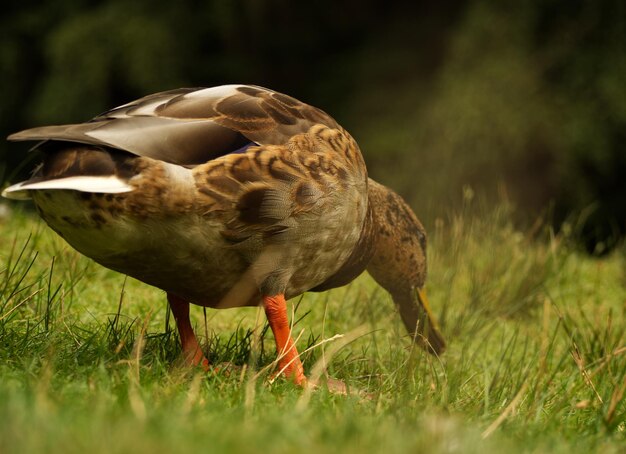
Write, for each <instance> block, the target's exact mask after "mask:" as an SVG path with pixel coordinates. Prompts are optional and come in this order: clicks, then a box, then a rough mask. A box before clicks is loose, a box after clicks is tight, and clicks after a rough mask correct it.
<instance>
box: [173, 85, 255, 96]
mask: <svg viewBox="0 0 626 454" xmlns="http://www.w3.org/2000/svg"><path fill="white" fill-rule="evenodd" d="M244 86H245V85H240V84H231V85H220V86H218V87H211V88H203V89H202V90H196V91H192V92H191V93H187V94H186V95H185V96H184V97H185V98H221V97H222V96H229V95H234V94H235V93H236V92H237V88H239V87H244Z"/></svg>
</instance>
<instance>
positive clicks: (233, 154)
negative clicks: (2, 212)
mask: <svg viewBox="0 0 626 454" xmlns="http://www.w3.org/2000/svg"><path fill="white" fill-rule="evenodd" d="M9 140H41V141H43V142H42V143H41V144H40V145H38V148H39V149H40V150H41V151H42V152H43V154H44V160H43V164H42V165H41V166H40V167H39V168H38V169H37V171H36V172H35V174H34V176H33V178H31V179H30V180H28V181H26V182H22V183H18V184H16V185H14V186H11V187H10V188H7V189H6V190H5V192H4V195H6V196H11V197H19V196H24V195H26V196H28V195H30V196H32V198H33V200H34V202H35V205H36V207H37V209H38V211H39V213H40V214H41V216H42V217H43V219H44V220H45V221H46V222H47V223H48V225H50V227H52V228H53V229H54V230H55V231H56V232H58V233H59V234H60V235H61V236H63V238H65V239H66V240H67V242H68V243H70V244H71V245H72V246H73V247H75V248H76V249H77V250H78V251H80V252H81V253H83V254H85V255H87V256H88V257H91V258H92V259H94V260H95V261H97V262H98V263H101V264H102V265H104V266H106V267H109V268H111V269H114V270H117V271H119V272H122V273H125V274H128V275H130V276H133V277H135V278H137V279H139V280H142V281H144V282H146V283H148V284H151V285H154V286H156V287H159V288H161V289H163V290H165V291H166V292H167V293H168V299H169V301H170V304H171V305H172V310H173V311H174V315H175V317H176V320H177V323H178V327H179V331H180V334H181V341H182V343H183V350H184V351H185V354H186V357H187V359H188V361H189V362H190V363H192V364H198V363H202V364H204V365H205V366H207V365H208V363H207V361H206V359H204V357H203V355H202V353H201V352H200V351H199V348H198V344H197V341H196V339H195V336H194V335H193V331H191V326H190V324H189V318H188V303H189V302H191V303H194V304H199V305H203V306H209V307H216V308H225V307H238V306H246V305H258V304H264V305H265V308H266V313H267V314H268V318H269V320H270V325H271V326H272V329H273V330H274V333H275V335H276V338H277V343H279V344H283V347H284V348H286V349H288V350H290V351H291V350H293V352H295V353H294V354H290V355H291V356H290V357H291V361H295V359H297V352H296V351H295V347H294V346H293V345H292V344H291V343H289V342H291V340H290V339H287V338H288V337H289V336H287V338H285V332H284V329H285V328H284V326H283V325H284V320H286V314H283V312H284V299H281V298H283V295H284V297H286V298H290V297H293V296H296V295H299V294H301V293H303V292H305V291H308V290H314V291H321V290H326V289H329V288H333V287H337V286H341V285H345V284H347V283H348V282H350V281H351V280H352V279H354V278H355V277H356V276H358V275H359V274H360V273H361V272H363V271H364V270H365V269H367V270H368V271H369V272H370V273H371V274H372V276H373V277H374V279H375V280H376V281H377V282H378V283H379V284H381V285H382V286H383V287H384V288H386V289H387V290H388V291H389V292H390V293H391V295H392V296H393V299H394V301H395V302H396V304H397V305H398V307H399V309H400V313H401V315H402V319H403V321H404V323H405V325H406V326H407V329H408V330H409V332H410V333H411V334H412V335H413V336H414V339H415V341H416V342H418V343H419V344H421V345H424V346H425V347H426V348H427V349H428V350H429V351H431V352H435V353H440V352H442V351H443V350H444V347H445V344H444V341H443V339H442V338H441V336H440V334H439V332H438V330H437V328H436V326H435V323H434V320H433V319H432V316H431V315H430V312H429V310H428V307H427V303H426V301H425V299H424V296H423V294H422V293H421V291H420V290H421V288H422V287H423V285H424V280H425V277H426V236H425V232H424V229H423V227H422V225H421V224H420V223H419V221H418V220H417V218H416V217H415V215H414V214H413V212H412V211H411V210H410V208H409V207H408V206H407V205H406V203H405V202H404V201H403V200H402V199H401V198H400V197H399V196H398V195H397V194H395V193H394V192H392V191H391V190H390V189H388V188H386V187H384V186H382V185H380V184H378V183H376V182H374V181H373V180H371V179H368V177H367V170H366V167H365V163H364V161H363V158H362V156H361V153H360V150H359V147H358V145H357V144H356V142H355V141H354V139H353V138H352V137H351V136H350V134H348V133H347V132H346V131H345V130H344V129H343V128H342V127H341V126H339V125H338V124H337V123H336V122H335V120H333V119H332V118H331V117H330V116H328V115H327V114H326V113H324V112H322V111H321V110H319V109H317V108H314V107H312V106H309V105H306V104H304V103H301V102H300V101H298V100H296V99H294V98H291V97H289V96H287V95H284V94H281V93H276V92H274V91H271V90H268V89H265V88H261V87H254V86H246V85H227V86H221V87H214V88H210V89H179V90H173V91H169V92H163V93H157V94H154V95H150V96H147V97H145V98H142V99H139V100H137V101H134V102H131V103H129V104H126V105H124V106H121V107H118V108H116V109H112V110H110V111H108V112H105V113H104V114H102V115H100V116H98V117H96V118H94V119H93V120H91V121H89V122H86V123H82V124H76V125H63V126H45V127H41V128H34V129H29V130H26V131H22V132H19V133H17V134H13V135H12V136H10V137H9ZM275 305H278V306H280V307H281V309H280V310H279V309H276V310H275ZM278 306H276V307H278ZM276 314H279V315H276ZM283 315H284V317H283ZM281 317H282V318H281ZM277 320H278V321H277ZM280 339H282V340H280ZM283 353H284V352H283ZM294 355H295V356H294ZM287 356H289V355H287ZM294 358H295V359H294ZM297 364H299V359H298V360H297ZM285 367H286V371H287V372H288V373H292V375H294V377H295V379H296V381H297V382H303V376H302V375H301V366H296V367H295V369H297V370H295V369H294V368H293V366H291V365H289V364H286V365H285ZM298 368H299V369H298ZM298 377H299V378H298Z"/></svg>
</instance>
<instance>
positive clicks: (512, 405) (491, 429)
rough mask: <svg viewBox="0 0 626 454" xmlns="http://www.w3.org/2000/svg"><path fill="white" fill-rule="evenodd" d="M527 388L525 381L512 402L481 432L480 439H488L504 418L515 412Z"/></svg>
mask: <svg viewBox="0 0 626 454" xmlns="http://www.w3.org/2000/svg"><path fill="white" fill-rule="evenodd" d="M527 388H528V381H525V382H524V384H523V385H522V387H521V388H520V389H519V391H518V392H517V394H516V395H515V397H514V398H513V400H512V401H511V403H509V405H507V406H506V408H505V409H504V411H503V412H502V413H500V416H498V417H497V418H496V419H495V421H494V422H492V423H491V424H490V425H489V427H487V428H486V429H485V430H484V431H483V433H482V438H483V439H485V438H487V437H489V436H490V435H491V434H493V433H494V432H495V431H496V429H497V428H498V427H500V425H502V423H503V422H504V421H505V420H506V418H508V417H509V415H511V413H513V412H514V411H515V408H516V407H517V405H518V404H519V403H520V401H521V400H522V398H523V397H524V394H525V393H526V389H527Z"/></svg>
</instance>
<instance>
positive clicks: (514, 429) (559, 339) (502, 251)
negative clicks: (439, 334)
mask: <svg viewBox="0 0 626 454" xmlns="http://www.w3.org/2000/svg"><path fill="white" fill-rule="evenodd" d="M509 219H510V215H509V213H508V212H507V211H506V210H505V209H500V210H497V211H495V212H490V213H489V214H486V215H484V216H481V217H473V216H471V215H469V214H468V213H461V214H459V215H458V216H456V217H453V216H451V217H450V218H449V219H445V220H437V221H436V222H434V223H433V224H435V226H436V227H434V228H433V229H431V232H430V246H429V259H430V274H429V281H428V292H429V297H430V300H431V304H432V305H433V307H434V309H435V311H436V312H437V313H438V314H439V315H440V319H441V325H442V330H443V332H444V334H445V336H446V338H447V340H448V342H449V349H448V351H447V352H446V353H445V354H444V355H443V356H442V357H441V358H433V357H430V356H427V355H425V354H423V353H422V352H421V351H418V350H414V349H413V348H412V347H411V345H410V343H409V342H408V339H407V338H406V335H405V333H404V331H403V328H402V326H401V323H400V320H399V317H398V316H397V314H396V313H395V310H394V307H393V304H392V302H391V300H390V298H389V297H388V296H387V295H386V294H385V293H384V291H382V290H381V289H378V288H377V287H376V286H375V284H374V283H373V281H372V280H371V279H370V278H369V277H368V276H366V275H364V276H362V277H361V278H359V279H358V280H357V281H355V282H354V283H352V284H351V285H350V286H348V287H346V288H342V289H337V290H334V291H331V292H326V293H322V294H307V295H305V296H304V297H303V298H301V299H298V300H294V301H292V302H293V303H294V307H296V311H295V319H296V320H298V322H297V324H296V325H295V333H296V335H297V336H298V337H299V340H298V346H299V349H300V351H303V350H307V349H308V351H307V352H306V353H304V354H303V359H304V362H305V368H306V369H307V374H309V375H310V374H314V375H315V374H318V373H319V374H321V375H322V376H324V375H325V374H328V376H330V377H334V378H337V379H341V380H343V381H345V383H346V384H347V385H348V386H349V388H350V390H351V393H350V395H348V396H343V395H336V394H330V393H329V392H328V391H326V390H325V389H324V388H321V389H319V390H316V391H313V392H303V391H302V390H300V389H297V388H295V387H294V386H292V385H291V384H289V383H286V382H285V381H284V380H280V379H279V380H275V381H272V380H271V377H272V364H273V363H272V361H273V360H274V359H275V355H274V346H273V340H272V336H271V333H269V334H268V332H267V328H266V327H265V323H264V319H263V317H260V314H259V311H258V310H257V309H249V308H248V309H231V310H226V311H221V312H217V311H211V310H209V311H207V312H206V316H205V315H204V313H203V310H202V309H201V308H193V309H192V316H193V319H194V324H195V325H196V327H197V332H198V333H199V334H201V335H202V340H203V342H204V343H205V344H207V347H208V349H209V350H210V355H211V359H212V361H213V362H215V363H221V362H232V363H234V364H236V365H239V366H243V368H240V369H236V370H234V371H233V372H232V373H230V375H226V374H217V375H215V374H213V375H207V374H204V373H201V372H199V371H195V370H185V369H184V368H182V367H180V366H179V365H177V355H178V354H179V346H178V338H177V334H176V331H175V328H174V325H173V320H172V319H171V318H170V317H169V314H168V310H167V306H166V302H165V297H164V294H163V292H161V291H159V290H156V289H153V288H149V287H148V286H146V285H144V284H141V283H139V282H137V281H135V280H133V279H127V280H125V278H124V277H123V276H121V275H118V274H116V273H113V272H111V271H108V270H106V269H103V268H102V267H100V266H98V265H96V264H94V263H92V262H90V261H89V260H88V259H86V258H84V257H81V256H79V255H78V254H77V253H75V252H74V251H73V250H71V248H70V247H68V246H67V245H65V244H64V243H63V242H62V241H61V240H60V239H59V238H57V237H56V236H55V235H54V234H53V233H52V232H51V231H50V230H48V229H47V228H46V227H45V225H43V224H42V223H40V222H38V221H36V220H34V219H33V218H31V217H29V216H28V215H25V214H22V213H19V212H15V211H14V212H13V214H12V215H10V216H8V217H5V218H4V219H3V220H0V451H1V452H6V453H13V452H15V453H17V452H19V453H22V452H64V453H84V452H89V453H90V454H96V453H100V452H102V453H104V452H107V453H110V452H133V453H144V452H145V453H148V452H149V453H154V452H177V453H178V452H191V451H195V450H204V451H208V452H260V451H270V452H297V451H306V452H308V451H315V452H346V453H351V452H355V453H357V452H359V453H360V452H385V453H387V452H390V453H393V452H429V453H439V452H442V453H444V452H459V453H471V452H480V453H490V452H493V453H497V452H503V450H505V449H506V450H507V452H508V453H517V452H550V453H552V452H556V453H559V452H563V453H572V452H603V453H617V452H624V449H626V448H625V447H626V405H625V400H624V394H625V391H626V335H625V332H624V326H626V263H625V262H626V254H625V253H624V249H621V250H618V251H616V252H614V253H613V254H611V255H609V256H607V257H604V258H601V259H597V258H590V257H588V256H586V255H584V254H581V253H579V252H578V251H577V250H576V248H575V247H573V246H572V245H571V242H570V240H569V237H568V233H567V231H566V232H565V233H562V234H560V235H551V234H550V232H549V231H547V229H544V228H543V227H542V226H541V225H540V224H538V225H537V226H535V227H534V228H531V229H529V230H528V231H527V232H519V231H516V230H515V229H514V228H513V227H512V226H511V224H510V221H509ZM338 335H343V336H338ZM324 365H325V367H324Z"/></svg>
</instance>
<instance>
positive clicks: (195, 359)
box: [167, 293, 209, 371]
mask: <svg viewBox="0 0 626 454" xmlns="http://www.w3.org/2000/svg"><path fill="white" fill-rule="evenodd" d="M167 301H168V302H169V303H170V307H171V308H172V313H173V314H174V319H175V320H176V327H177V328H178V335H179V336H180V343H181V345H182V347H183V358H184V360H185V363H186V364H188V365H190V366H198V365H199V366H200V367H202V368H203V369H204V370H205V371H208V370H209V360H208V359H206V357H205V356H204V353H202V349H201V348H200V344H199V343H198V339H196V335H195V334H194V332H193V328H192V327H191V321H190V320H189V303H188V302H187V301H185V300H183V299H181V298H179V297H177V296H175V295H172V294H171V293H168V294H167Z"/></svg>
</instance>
